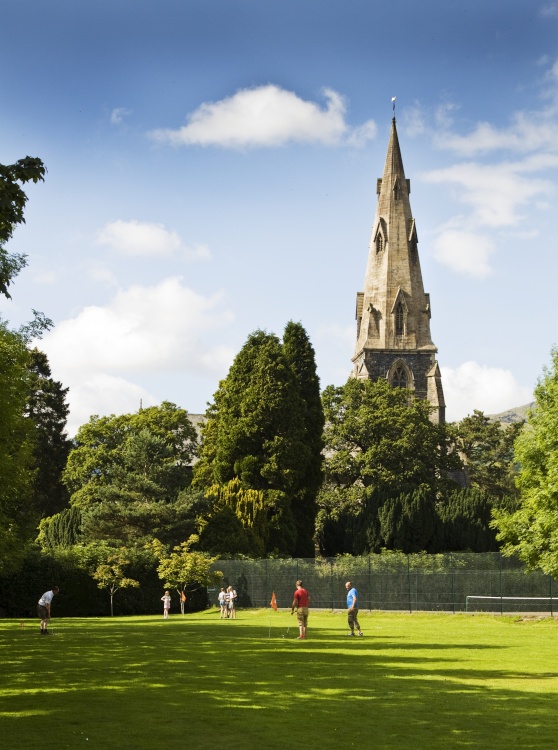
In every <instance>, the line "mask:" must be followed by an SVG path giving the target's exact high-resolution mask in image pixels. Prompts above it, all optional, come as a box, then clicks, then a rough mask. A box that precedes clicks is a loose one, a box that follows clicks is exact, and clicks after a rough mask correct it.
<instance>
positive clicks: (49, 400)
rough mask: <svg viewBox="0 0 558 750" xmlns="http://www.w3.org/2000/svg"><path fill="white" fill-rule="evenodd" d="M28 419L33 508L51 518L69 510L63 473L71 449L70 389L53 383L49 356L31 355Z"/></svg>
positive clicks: (39, 513) (40, 515) (34, 352)
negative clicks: (32, 466)
mask: <svg viewBox="0 0 558 750" xmlns="http://www.w3.org/2000/svg"><path fill="white" fill-rule="evenodd" d="M29 378H30V380H29V400H28V405H27V415H28V417H29V419H30V420H31V422H32V425H33V429H32V432H33V436H34V438H33V458H34V464H35V468H36V473H35V477H34V482H33V506H34V509H35V511H36V512H37V514H38V515H39V517H44V516H51V515H53V514H54V513H58V512H59V511H61V510H62V509H63V508H66V507H68V501H69V497H70V495H69V492H68V490H67V489H66V487H65V485H64V484H63V483H62V472H63V471H64V468H65V466H66V461H67V460H68V454H69V452H70V450H71V448H72V442H71V440H70V439H69V438H68V436H67V435H66V432H65V430H66V420H67V418H68V412H69V408H68V405H67V403H66V397H67V395H68V388H63V387H62V384H61V383H59V382H58V381H56V380H53V378H52V373H51V370H50V365H49V363H48V359H47V357H46V354H43V352H40V351H39V350H38V349H33V350H32V351H31V361H30V365H29Z"/></svg>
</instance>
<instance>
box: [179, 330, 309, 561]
mask: <svg viewBox="0 0 558 750" xmlns="http://www.w3.org/2000/svg"><path fill="white" fill-rule="evenodd" d="M304 412H305V404H304V401H303V399H302V397H301V395H300V391H299V385H298V383H297V380H296V377H295V374H294V372H293V370H292V368H291V366H290V363H289V362H288V361H287V359H286V357H285V354H284V352H283V348H282V345H281V343H280V341H279V339H278V338H277V337H276V336H274V335H273V334H268V333H265V332H264V331H256V332H255V333H253V334H251V335H250V336H249V337H248V340H247V342H246V344H245V345H244V346H243V348H242V349H241V351H240V352H239V354H238V355H237V357H236V358H235V361H234V362H233V364H232V366H231V369H230V371H229V373H228V375H227V377H226V379H225V380H223V381H222V382H221V384H220V386H219V389H218V391H217V392H216V394H215V396H214V403H213V405H212V406H211V407H210V408H209V409H208V412H207V415H206V416H207V421H206V425H205V428H204V430H203V444H202V449H201V452H200V461H199V463H198V464H197V465H196V467H195V470H194V472H195V475H194V482H195V484H196V486H199V487H204V488H207V487H209V486H211V485H213V484H226V483H227V482H230V481H231V480H233V479H235V478H238V479H239V480H240V483H241V485H242V487H243V488H245V489H253V490H260V491H262V492H264V497H265V503H266V508H267V515H268V521H269V527H268V528H269V536H268V543H267V544H268V546H267V551H275V552H278V553H281V554H288V555H290V554H292V553H293V552H294V550H295V548H296V536H297V528H296V523H295V520H294V515H293V503H294V502H295V498H296V495H297V492H299V491H300V488H301V486H302V482H303V478H304V476H305V471H306V466H307V465H308V459H309V455H310V448H309V446H308V445H307V444H306V442H305V435H306V427H305V422H304Z"/></svg>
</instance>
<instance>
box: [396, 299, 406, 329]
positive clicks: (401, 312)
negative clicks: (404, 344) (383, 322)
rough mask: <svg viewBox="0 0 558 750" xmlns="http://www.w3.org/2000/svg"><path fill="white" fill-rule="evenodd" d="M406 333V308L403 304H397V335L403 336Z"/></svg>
mask: <svg viewBox="0 0 558 750" xmlns="http://www.w3.org/2000/svg"><path fill="white" fill-rule="evenodd" d="M404 333H405V308H404V307H403V303H402V302H398V303H397V307H396V308H395V335H396V336H403V334H404Z"/></svg>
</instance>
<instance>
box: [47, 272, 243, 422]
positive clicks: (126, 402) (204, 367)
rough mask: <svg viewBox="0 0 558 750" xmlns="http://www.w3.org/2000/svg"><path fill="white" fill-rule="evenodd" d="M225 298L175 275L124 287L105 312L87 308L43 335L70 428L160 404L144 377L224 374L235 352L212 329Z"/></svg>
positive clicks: (222, 315)
mask: <svg viewBox="0 0 558 750" xmlns="http://www.w3.org/2000/svg"><path fill="white" fill-rule="evenodd" d="M222 303H223V300H222V297H221V295H219V294H215V295H213V296H211V297H204V296H202V295H200V294H197V293H196V292H194V291H192V290H191V289H189V288H187V287H185V286H184V285H183V284H182V282H181V280H180V279H178V278H169V279H166V280H165V281H163V282H161V283H160V284H157V285H155V286H151V287H140V286H132V287H130V288H129V289H125V290H122V289H121V290H119V291H118V292H117V294H116V295H115V296H114V298H113V299H112V301H111V302H110V303H109V304H108V305H106V306H105V307H100V306H91V307H85V308H83V309H82V310H81V312H80V313H79V314H78V315H77V316H76V317H74V318H70V319H68V320H64V321H62V322H60V323H58V324H57V326H56V327H55V328H54V329H53V330H52V331H49V332H48V333H46V334H45V336H44V337H43V339H42V340H41V342H40V348H41V350H42V351H44V352H45V353H46V355H47V356H48V358H49V362H50V364H51V367H52V371H53V373H54V374H55V377H56V379H58V380H61V381H62V382H63V383H64V385H66V386H69V388H70V395H69V402H70V409H71V420H70V424H71V429H72V430H74V431H75V429H77V427H78V426H79V425H80V424H83V423H84V422H86V421H87V420H88V419H89V416H90V415H91V414H109V413H112V412H114V413H120V414H121V413H124V412H126V411H130V410H132V411H133V410H134V409H137V408H138V406H139V401H140V398H141V399H143V403H144V405H151V404H153V403H155V397H154V396H153V395H151V394H150V393H149V392H148V391H146V390H145V389H144V388H143V387H142V386H141V385H140V384H138V382H135V381H141V376H142V374H145V375H149V374H151V373H184V374H193V375H198V376H199V375H201V376H202V377H203V376H210V377H211V378H212V379H218V378H219V377H222V376H224V375H225V373H226V371H227V369H228V367H229V366H230V364H231V362H232V360H233V358H234V355H235V353H236V352H235V351H234V350H233V349H232V348H228V347H225V346H221V345H218V346H212V345H211V338H212V332H213V331H214V330H216V329H218V328H221V327H223V326H226V325H228V324H229V323H230V322H231V321H232V318H233V316H232V313H231V312H230V311H228V310H226V309H224V308H223V304H222Z"/></svg>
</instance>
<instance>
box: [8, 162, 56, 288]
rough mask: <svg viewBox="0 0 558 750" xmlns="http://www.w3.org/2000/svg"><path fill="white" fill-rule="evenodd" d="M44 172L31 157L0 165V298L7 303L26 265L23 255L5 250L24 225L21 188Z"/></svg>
mask: <svg viewBox="0 0 558 750" xmlns="http://www.w3.org/2000/svg"><path fill="white" fill-rule="evenodd" d="M45 172H46V170H45V167H44V164H43V163H42V161H41V160H40V159H37V158H35V157H31V156H26V157H25V158H24V159H19V161H17V162H16V163H15V164H0V294H3V295H4V296H5V297H7V298H8V299H10V293H9V292H8V287H9V286H10V284H11V283H12V281H13V279H14V277H15V276H17V274H18V273H19V272H20V271H21V270H22V268H25V266H26V265H27V258H26V257H25V255H20V254H17V253H8V251H7V250H6V248H5V244H6V243H7V242H8V241H9V240H10V239H11V237H12V235H13V233H14V230H15V228H16V227H17V226H19V225H20V224H24V223H25V218H24V216H23V211H24V209H25V205H26V203H27V196H26V194H25V193H24V191H23V190H22V189H21V185H25V184H26V183H28V182H35V183H36V182H39V181H40V180H44V176H45Z"/></svg>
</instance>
